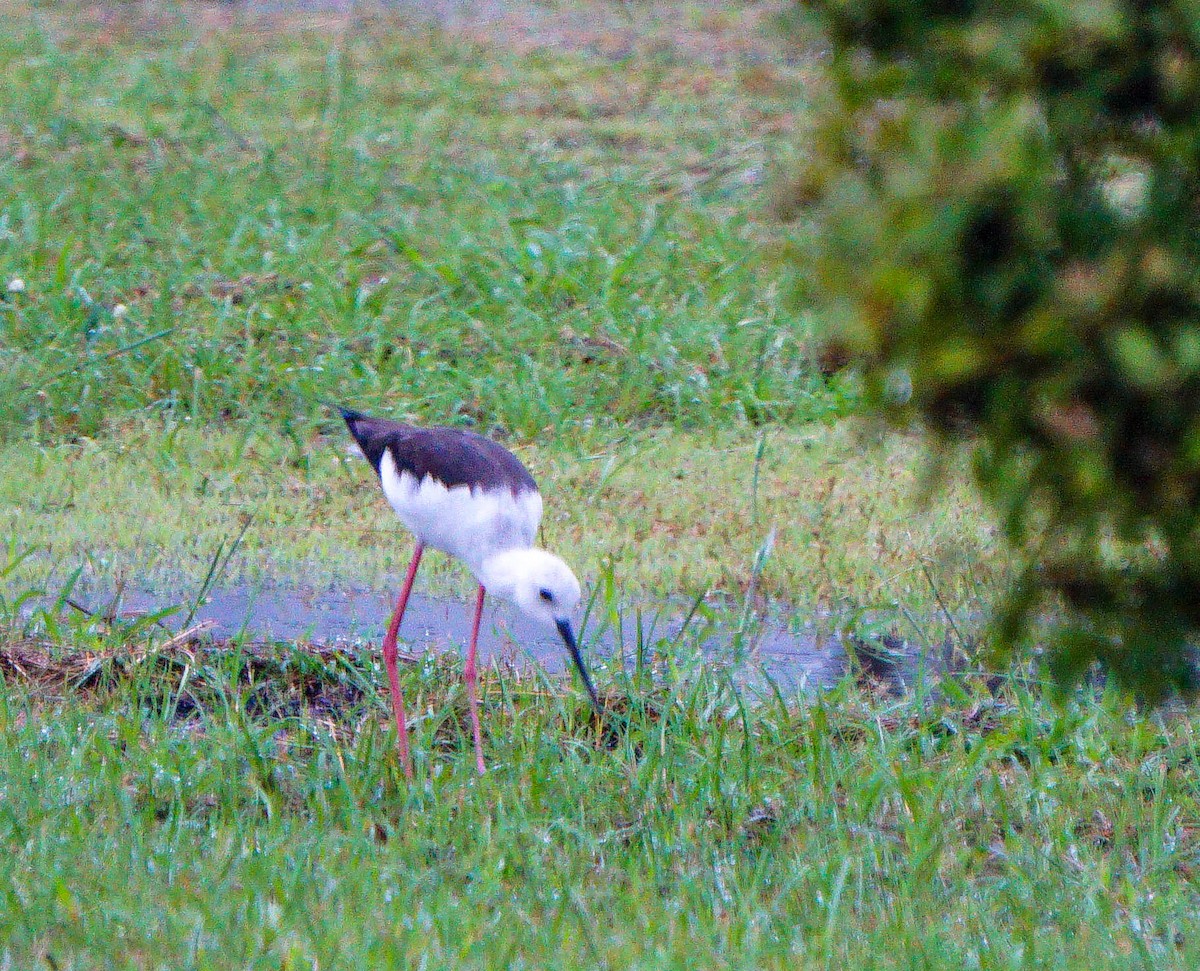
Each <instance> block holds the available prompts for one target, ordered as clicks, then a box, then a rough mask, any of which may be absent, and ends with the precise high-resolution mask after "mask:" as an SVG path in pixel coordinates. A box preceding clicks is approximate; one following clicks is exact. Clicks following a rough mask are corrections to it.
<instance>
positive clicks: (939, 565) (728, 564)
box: [0, 420, 1010, 615]
mask: <svg viewBox="0 0 1200 971" xmlns="http://www.w3.org/2000/svg"><path fill="white" fill-rule="evenodd" d="M329 428H330V430H331V432H332V434H330V435H329V436H322V437H317V438H314V439H312V440H311V441H307V442H305V443H302V445H301V446H300V447H297V446H296V445H295V444H293V443H292V442H290V441H288V440H287V439H284V438H281V437H279V436H277V435H274V434H271V433H269V432H268V433H263V432H260V431H255V430H252V429H243V430H241V431H237V432H224V433H213V432H210V431H202V430H198V429H196V428H194V427H193V426H191V425H184V426H175V427H173V428H166V429H164V428H163V427H162V426H161V425H160V424H157V423H151V424H148V425H147V426H145V427H141V428H138V429H126V430H125V431H124V432H123V434H122V435H121V437H120V438H119V439H118V440H117V441H115V442H114V441H112V440H99V441H81V442H76V443H74V444H63V445H48V446H41V447H35V446H33V445H31V444H30V443H28V442H17V443H13V444H11V445H9V446H7V447H0V465H2V466H3V467H4V468H5V469H6V473H7V474H6V475H5V476H4V477H3V479H0V537H4V538H6V539H7V540H8V541H9V545H10V546H11V548H12V549H11V552H16V550H18V549H24V548H33V549H35V550H37V551H38V555H37V556H35V557H33V558H31V559H30V560H29V561H28V562H27V563H26V565H25V569H23V570H20V571H16V572H14V573H13V574H12V575H11V577H10V582H11V583H12V584H15V585H16V586H18V587H19V586H21V585H28V584H31V583H34V582H35V581H36V582H38V583H45V584H48V585H49V586H50V587H51V588H53V586H54V585H55V583H56V582H61V581H62V579H63V578H65V577H66V576H67V575H68V574H70V573H71V572H73V571H74V570H75V569H76V568H77V567H79V566H81V565H82V566H84V567H85V571H84V578H85V579H89V580H96V581H99V582H100V584H101V585H102V586H110V587H111V586H112V585H114V584H115V583H117V582H118V581H119V580H120V579H121V578H124V579H125V580H127V581H131V582H133V583H134V584H135V585H138V584H147V583H148V584H150V585H156V586H159V587H162V588H165V589H166V590H167V591H168V592H169V591H170V590H171V589H172V585H173V584H178V583H179V582H180V581H181V580H183V581H189V582H192V586H190V587H188V589H194V587H195V585H196V584H198V582H199V580H200V579H202V578H203V576H204V574H205V571H206V570H207V568H208V565H209V563H210V561H211V559H212V556H213V554H214V552H215V550H216V549H217V547H218V546H219V545H220V544H221V543H222V542H224V543H226V544H228V543H230V542H232V541H233V539H234V538H236V537H238V536H239V535H240V536H241V537H242V539H241V545H240V547H239V552H238V554H237V556H236V557H235V558H234V559H233V560H232V561H231V562H230V565H229V568H228V571H227V572H226V575H225V578H226V579H227V580H231V581H236V580H239V579H249V580H255V579H260V578H263V577H266V578H273V579H283V580H291V581H303V582H304V583H307V584H310V585H313V586H317V587H321V586H325V585H328V584H334V585H337V584H345V583H348V582H349V583H354V584H358V585H360V586H361V585H366V586H384V587H386V586H388V585H391V584H394V583H395V582H396V578H397V576H399V575H402V574H403V570H404V567H405V565H406V563H407V560H408V558H409V556H410V554H411V540H410V539H409V537H408V534H407V533H405V532H404V530H403V528H402V527H401V526H400V524H399V523H398V522H397V521H396V518H395V516H394V514H393V513H392V512H391V510H390V509H389V507H388V506H387V504H386V502H385V501H384V500H383V498H382V497H381V496H380V495H379V490H378V485H377V484H376V481H375V478H374V475H373V473H372V472H371V469H370V467H369V466H368V465H367V464H366V462H364V461H363V459H362V458H361V456H360V455H358V454H357V452H356V451H355V450H354V449H353V448H352V446H350V445H349V444H348V441H347V436H346V434H345V433H344V430H343V428H342V426H341V423H340V420H336V423H335V421H331V422H329ZM764 434H765V439H764V437H763V435H764ZM760 444H762V450H761V454H760V451H759V446H760ZM919 444H920V439H917V438H906V437H903V436H889V437H884V438H880V437H879V436H877V435H873V434H871V433H869V432H867V431H866V430H865V429H863V428H856V427H854V426H853V425H851V424H850V423H843V424H842V425H840V426H838V427H836V428H826V427H823V426H820V425H814V426H811V427H809V428H808V429H805V430H789V429H779V428H771V429H766V430H765V432H764V433H760V434H756V435H753V436H750V435H746V434H744V433H741V432H739V431H736V430H710V431H707V432H703V433H701V432H691V433H681V432H677V431H674V430H647V431H639V432H635V433H631V434H628V435H624V436H619V437H618V436H611V435H600V434H593V435H591V436H588V437H585V438H582V439H579V440H577V441H575V442H574V443H571V444H570V445H569V446H568V444H567V443H565V442H559V443H552V444H549V445H543V444H530V445H528V446H521V447H520V448H519V453H520V455H521V457H522V458H523V459H524V460H525V461H526V462H527V464H528V465H529V466H530V468H532V469H533V471H534V473H535V474H536V475H537V477H538V479H539V481H540V483H541V487H542V489H543V492H544V493H545V495H546V504H547V513H546V517H545V521H544V523H543V531H542V532H543V537H542V538H543V542H544V543H545V544H546V545H547V546H548V547H549V548H551V549H557V550H561V551H562V552H563V553H564V555H566V556H568V557H569V559H570V560H571V562H572V563H573V564H574V565H575V567H576V568H577V569H578V572H579V573H580V575H581V576H582V577H583V578H584V579H585V580H587V581H588V583H589V584H594V583H597V582H599V581H600V580H601V579H602V578H606V577H611V578H612V581H613V582H615V584H616V586H617V588H618V590H619V592H620V594H621V596H623V597H625V598H627V599H640V600H646V599H663V598H688V599H690V598H693V597H696V596H699V595H701V594H710V595H712V596H714V597H716V598H718V599H720V598H733V599H735V600H737V601H738V602H740V600H741V597H742V595H743V594H744V593H745V592H746V590H747V589H748V588H749V586H750V582H751V576H752V574H753V572H754V567H755V558H756V553H757V551H758V550H759V548H760V547H761V546H762V545H763V543H764V542H765V540H766V539H767V537H768V536H769V535H771V534H772V533H773V534H774V537H775V541H774V547H773V549H772V551H771V555H770V556H769V557H768V558H767V560H766V562H765V564H763V565H762V568H761V575H760V576H759V578H758V581H757V584H756V586H757V589H758V591H759V592H760V593H762V594H764V595H766V596H768V597H770V598H772V599H774V600H779V601H783V602H785V603H788V604H790V605H792V606H794V607H796V608H798V609H800V610H802V611H804V612H805V613H812V612H817V613H823V612H826V611H830V610H833V611H834V612H836V613H842V612H844V611H846V610H854V609H859V608H874V609H886V610H892V611H894V610H895V609H896V607H897V605H901V604H902V605H904V606H905V607H907V608H910V609H912V610H915V611H917V612H918V613H921V614H923V615H924V614H928V613H930V612H933V611H935V610H936V609H937V604H936V600H937V597H938V596H940V597H941V598H942V600H943V601H944V602H945V603H946V604H947V605H949V606H952V607H953V608H955V609H958V608H961V607H968V608H969V609H972V610H978V609H979V608H980V603H981V602H982V601H986V600H987V599H988V598H989V597H990V595H991V594H992V593H994V592H995V591H996V590H997V589H999V588H1000V587H1001V586H1002V585H1003V583H1004V582H1006V580H1007V579H1008V577H1009V572H1010V558H1009V554H1008V552H1007V551H1006V549H1005V548H1004V546H1003V545H1002V544H1001V543H1000V542H999V541H998V539H997V538H996V537H995V535H994V533H995V531H994V529H992V528H991V527H990V526H989V525H988V524H987V520H986V517H985V516H984V515H983V513H982V510H981V509H980V508H979V506H978V504H977V503H976V502H975V501H974V499H973V498H972V496H971V494H970V492H969V490H967V489H966V488H961V487H959V488H954V489H952V490H949V491H946V492H939V493H937V494H936V495H935V496H934V497H933V498H932V499H930V501H929V502H928V503H925V504H923V503H921V502H919V501H918V500H919V498H920V489H919V481H920V476H921V473H922V470H923V467H924V463H925V459H924V458H923V457H922V454H921V452H920V449H919ZM247 520H249V524H248V526H247V525H246V522H247ZM446 562H447V561H445V560H444V559H443V558H441V557H434V558H432V559H431V560H430V563H429V566H428V567H427V570H428V571H431V572H427V573H426V574H423V578H424V579H423V582H425V581H429V582H431V583H432V584H433V586H434V587H435V588H436V587H442V588H445V584H444V583H443V582H442V578H444V577H454V576H462V575H463V574H462V572H461V570H458V571H453V572H450V573H447V572H446V570H445V565H446ZM928 577H936V578H937V579H936V583H937V585H938V590H937V591H936V595H935V591H934V590H933V588H932V587H931V585H930V580H929V579H928ZM55 578H57V581H56V579H55ZM193 581H194V582H193Z"/></svg>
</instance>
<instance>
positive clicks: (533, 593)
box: [479, 549, 580, 627]
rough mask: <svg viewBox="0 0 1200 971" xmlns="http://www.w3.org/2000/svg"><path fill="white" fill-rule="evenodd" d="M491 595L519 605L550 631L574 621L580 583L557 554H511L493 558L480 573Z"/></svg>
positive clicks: (509, 551)
mask: <svg viewBox="0 0 1200 971" xmlns="http://www.w3.org/2000/svg"><path fill="white" fill-rule="evenodd" d="M479 579H480V582H481V583H483V585H484V586H485V587H486V588H487V590H488V592H489V593H492V594H495V595H496V596H497V597H503V598H504V599H505V600H508V601H510V602H512V603H514V604H516V605H517V606H518V607H519V608H521V610H522V612H524V613H525V614H527V615H528V616H530V617H532V618H533V619H534V620H538V621H541V622H542V623H543V624H546V625H547V626H549V627H556V626H558V625H559V623H560V622H562V621H567V622H568V623H569V622H570V620H571V617H572V616H573V615H574V613H575V608H576V607H578V606H579V595H580V588H579V581H578V580H576V579H575V574H574V573H572V572H571V568H570V567H569V566H567V564H566V563H564V562H563V561H562V560H560V559H559V558H558V557H557V556H555V555H554V554H553V553H548V552H546V551H545V550H539V549H526V550H507V551H505V552H503V553H497V554H495V555H494V556H489V557H488V558H487V559H486V560H484V562H483V566H482V569H481V570H480V577H479Z"/></svg>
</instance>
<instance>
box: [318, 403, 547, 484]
mask: <svg viewBox="0 0 1200 971" xmlns="http://www.w3.org/2000/svg"><path fill="white" fill-rule="evenodd" d="M340 410H341V413H342V418H344V419H345V421H346V427H347V428H349V429H350V434H351V435H353V436H354V440H355V441H356V442H358V447H359V448H361V449H362V451H363V454H364V455H365V456H366V457H367V461H368V462H370V463H371V465H372V466H373V467H374V468H375V472H376V474H378V473H379V463H380V462H382V461H383V456H384V453H385V452H390V453H391V455H392V461H394V462H395V463H396V471H397V472H408V473H410V474H411V475H413V476H414V477H415V478H416V479H417V480H418V481H419V480H421V479H423V478H425V476H427V475H428V476H431V477H432V478H434V479H436V480H437V481H438V482H440V483H442V485H444V486H446V487H447V488H449V487H452V486H458V485H465V486H469V487H471V488H473V489H489V490H501V489H508V490H509V491H510V492H512V494H513V495H514V496H515V495H519V494H520V493H522V492H536V491H537V483H536V482H534V481H533V476H532V475H530V474H529V470H528V469H527V468H525V466H523V465H522V464H521V461H520V459H518V458H517V457H516V456H515V455H513V454H512V452H510V451H509V450H508V449H506V448H504V446H502V445H497V444H496V443H495V442H493V441H492V440H491V439H490V438H484V437H483V436H482V435H476V434H475V433H474V432H468V431H462V430H460V429H457V428H417V427H416V426H414V425H404V424H401V423H400V422H398V421H389V420H388V419H386V418H369V417H367V416H366V415H363V414H360V413H359V412H357V411H351V410H350V409H348V408H342V409H340Z"/></svg>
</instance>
